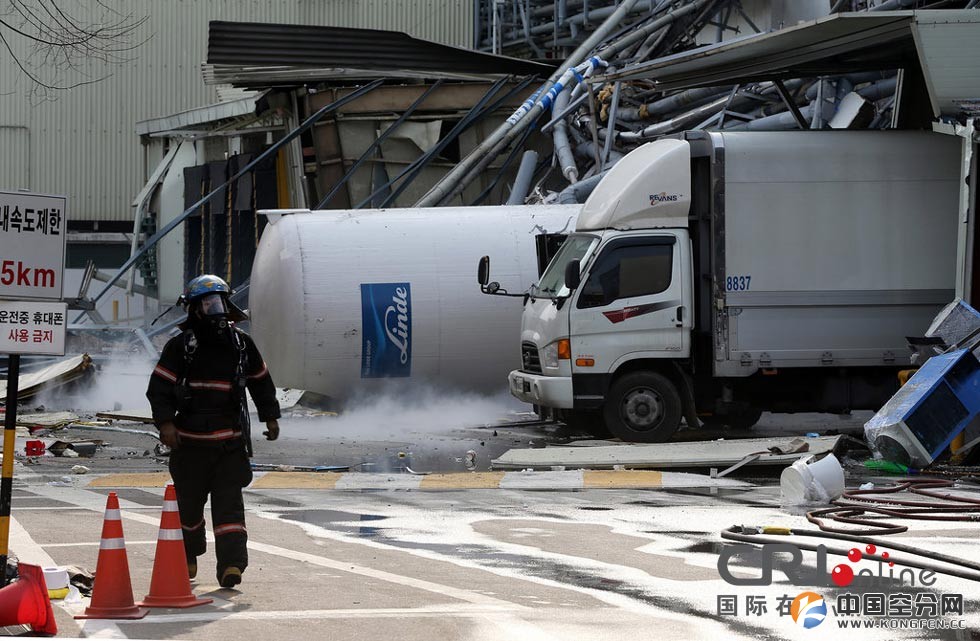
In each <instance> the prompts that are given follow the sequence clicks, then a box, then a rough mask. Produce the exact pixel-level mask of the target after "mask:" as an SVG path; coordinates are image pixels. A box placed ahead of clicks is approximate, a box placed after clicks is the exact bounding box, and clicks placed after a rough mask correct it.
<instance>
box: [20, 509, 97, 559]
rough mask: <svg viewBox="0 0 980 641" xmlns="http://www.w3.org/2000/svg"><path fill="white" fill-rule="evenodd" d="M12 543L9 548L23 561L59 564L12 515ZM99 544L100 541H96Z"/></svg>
mask: <svg viewBox="0 0 980 641" xmlns="http://www.w3.org/2000/svg"><path fill="white" fill-rule="evenodd" d="M9 541H10V545H9V546H8V547H9V549H11V550H13V551H14V552H16V553H17V560H18V561H20V562H22V563H29V564H31V565H39V566H41V567H42V568H47V567H52V566H55V565H58V564H57V563H55V562H54V559H52V558H51V557H50V556H49V555H48V553H47V552H45V551H44V546H42V545H40V544H39V543H37V542H36V541H35V540H34V539H33V538H32V537H31V535H30V534H29V533H28V532H27V530H25V529H24V526H22V525H21V524H20V523H18V522H17V519H15V518H14V517H12V516H11V517H10V535H9ZM96 545H98V543H96Z"/></svg>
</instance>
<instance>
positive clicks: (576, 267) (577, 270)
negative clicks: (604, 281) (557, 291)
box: [565, 260, 582, 290]
mask: <svg viewBox="0 0 980 641" xmlns="http://www.w3.org/2000/svg"><path fill="white" fill-rule="evenodd" d="M581 270H582V265H581V262H580V261H578V260H573V261H571V262H570V263H568V264H567V265H565V287H567V288H568V289H570V290H571V289H576V288H578V286H579V285H581V284H582V271H581Z"/></svg>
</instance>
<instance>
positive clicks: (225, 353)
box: [146, 275, 279, 588]
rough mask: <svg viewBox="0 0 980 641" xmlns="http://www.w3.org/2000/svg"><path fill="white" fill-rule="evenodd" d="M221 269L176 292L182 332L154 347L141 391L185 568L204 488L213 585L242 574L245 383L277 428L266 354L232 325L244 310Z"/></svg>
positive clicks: (200, 526) (198, 541)
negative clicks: (166, 455)
mask: <svg viewBox="0 0 980 641" xmlns="http://www.w3.org/2000/svg"><path fill="white" fill-rule="evenodd" d="M230 296H231V289H230V288H229V287H228V284H227V283H226V282H225V281H223V280H222V279H221V278H218V277H217V276H212V275H204V276H198V277H197V278H195V279H193V280H192V281H190V282H189V283H188V284H187V289H186V290H185V292H184V295H183V296H182V297H181V300H180V301H179V302H180V303H181V304H183V305H184V306H186V309H187V318H186V320H184V321H183V323H181V324H180V326H179V327H180V329H181V333H180V335H178V336H175V337H174V338H172V339H170V341H169V342H167V344H166V346H165V347H164V348H163V354H162V355H161V356H160V362H159V363H157V366H156V367H155V368H154V369H153V373H152V375H151V376H150V384H149V387H148V388H147V390H146V396H147V398H148V399H149V400H150V405H151V407H152V409H153V422H154V423H155V424H156V426H157V429H159V430H160V441H161V442H163V444H164V445H167V446H168V447H170V448H171V453H170V476H171V477H172V478H173V481H174V489H176V491H177V507H178V510H179V511H180V523H181V526H182V528H183V534H184V551H185V552H186V554H187V570H188V573H189V574H190V577H191V578H194V577H195V576H196V575H197V557H199V556H200V555H202V554H204V551H205V549H206V543H205V538H204V537H205V530H204V527H205V521H204V504H205V503H206V502H207V500H208V495H210V496H211V521H212V531H213V532H214V539H215V545H214V547H215V555H216V556H217V559H218V564H217V577H218V583H220V584H221V587H224V588H231V587H234V586H236V585H238V584H239V583H241V580H242V572H244V570H245V568H246V566H247V565H248V552H247V550H246V543H247V541H248V535H247V532H246V529H245V504H244V501H243V499H242V488H244V487H245V486H247V485H248V484H249V483H250V482H251V481H252V469H251V465H250V463H249V460H248V459H249V457H250V456H251V436H250V430H249V423H248V420H249V417H248V408H247V405H246V400H245V389H246V388H247V389H248V391H249V393H250V394H251V396H252V399H253V401H254V402H255V407H256V408H257V409H258V415H259V420H261V421H263V422H264V423H265V425H266V431H265V432H263V435H265V437H266V438H267V439H268V440H270V441H274V440H276V439H277V438H278V437H279V423H278V422H277V420H276V419H278V418H279V402H278V401H277V400H276V388H275V385H274V384H273V382H272V377H271V376H269V371H268V369H267V368H266V365H265V361H263V360H262V356H261V355H260V354H259V351H258V349H256V347H255V343H253V342H252V339H251V338H250V337H249V336H248V334H246V333H245V332H243V331H242V330H240V329H238V328H237V327H235V322H236V321H241V320H244V319H245V318H247V316H246V315H245V313H244V312H243V311H242V310H240V309H239V308H238V307H236V306H235V305H234V304H233V303H232V302H231V300H230Z"/></svg>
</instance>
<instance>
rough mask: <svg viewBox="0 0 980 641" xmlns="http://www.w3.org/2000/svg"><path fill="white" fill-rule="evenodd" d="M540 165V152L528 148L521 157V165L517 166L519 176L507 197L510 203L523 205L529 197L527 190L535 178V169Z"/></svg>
mask: <svg viewBox="0 0 980 641" xmlns="http://www.w3.org/2000/svg"><path fill="white" fill-rule="evenodd" d="M537 166H538V152H536V151H534V150H533V149H528V150H527V151H525V152H524V155H523V156H522V157H521V165H520V167H518V168H517V176H515V177H514V186H513V187H511V188H510V197H509V198H508V199H507V204H508V205H523V204H524V199H526V198H527V192H528V191H529V190H530V189H531V181H532V180H533V179H534V170H535V169H536V168H537Z"/></svg>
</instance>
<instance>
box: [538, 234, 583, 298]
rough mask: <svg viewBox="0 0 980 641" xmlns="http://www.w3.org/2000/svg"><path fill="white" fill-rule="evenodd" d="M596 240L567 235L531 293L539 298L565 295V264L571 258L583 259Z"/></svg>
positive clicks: (566, 291) (566, 290)
mask: <svg viewBox="0 0 980 641" xmlns="http://www.w3.org/2000/svg"><path fill="white" fill-rule="evenodd" d="M597 240H598V238H596V237H595V236H578V235H572V236H569V237H568V239H567V240H565V242H564V244H562V246H561V249H559V250H558V253H557V254H555V257H554V258H552V259H551V263H550V264H549V265H548V268H547V269H546V270H544V274H542V275H541V280H540V281H539V282H538V285H537V286H536V287H534V288H533V289H532V290H531V295H532V296H537V297H539V298H557V297H559V296H567V295H568V289H567V288H566V287H565V265H567V264H568V263H570V262H571V261H573V260H583V259H584V258H585V256H586V255H587V254H588V253H589V252H590V251H592V247H593V246H594V245H595V244H596V241H597Z"/></svg>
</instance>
